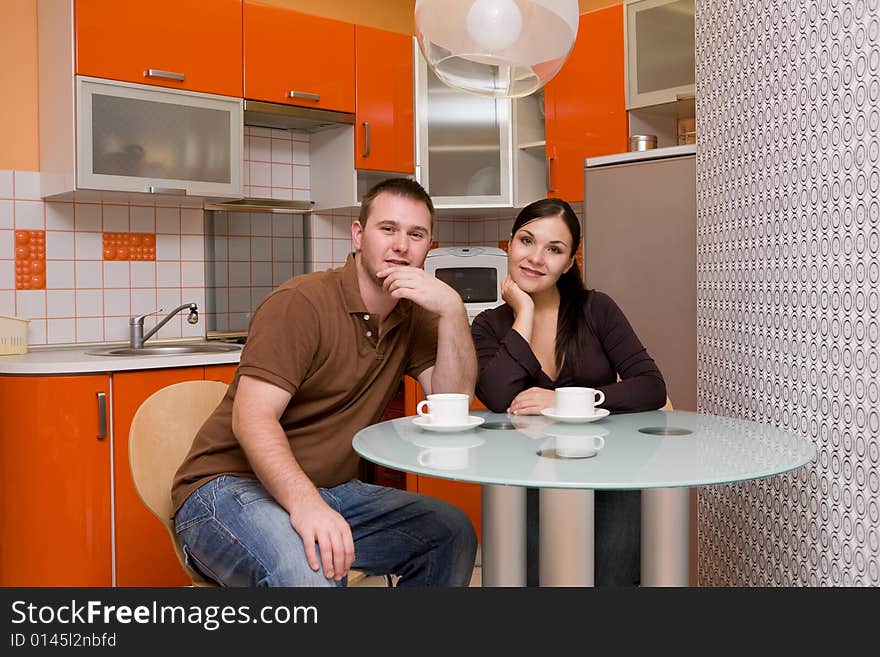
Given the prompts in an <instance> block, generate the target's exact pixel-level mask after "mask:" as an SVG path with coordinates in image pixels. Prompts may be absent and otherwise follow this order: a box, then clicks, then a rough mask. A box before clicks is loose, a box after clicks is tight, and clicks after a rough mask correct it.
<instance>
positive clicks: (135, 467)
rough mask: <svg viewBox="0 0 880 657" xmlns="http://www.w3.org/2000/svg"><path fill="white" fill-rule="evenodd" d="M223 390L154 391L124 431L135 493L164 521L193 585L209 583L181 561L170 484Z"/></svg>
mask: <svg viewBox="0 0 880 657" xmlns="http://www.w3.org/2000/svg"><path fill="white" fill-rule="evenodd" d="M228 388H229V386H228V385H227V384H225V383H220V382H219V381H184V382H183V383H175V384H174V385H170V386H167V387H165V388H162V389H161V390H157V391H156V392H154V393H153V394H152V395H150V396H149V397H147V399H146V400H144V402H143V403H142V404H141V405H140V407H139V408H138V410H137V412H136V413H135V415H134V419H133V420H132V422H131V430H130V431H129V434H128V457H129V465H130V467H131V476H132V478H133V479H134V485H135V488H136V489H137V492H138V495H139V496H140V498H141V500H143V502H144V504H145V505H146V506H147V508H149V509H150V511H152V512H153V514H154V515H155V516H156V517H157V518H159V520H161V521H162V524H164V525H165V528H166V529H167V530H168V533H169V534H170V535H171V542H172V544H173V545H174V551H175V553H176V554H177V558H178V559H179V560H180V564H181V565H182V566H183V567H184V568H185V569H186V571H187V572H188V573H189V574H190V575H191V576H192V580H193V585H195V586H213V585H214V584H213V583H212V582H209V581H208V580H206V579H205V578H203V577H202V576H201V575H199V574H198V573H196V572H195V571H193V570H192V569H191V568H189V567H188V566H187V565H186V560H185V557H184V554H183V550H182V549H181V547H180V543H179V541H178V540H177V534H176V533H175V532H174V521H173V520H172V518H171V513H172V511H173V509H172V503H171V484H172V482H173V480H174V474H175V473H176V472H177V469H178V468H179V467H180V464H181V463H182V462H183V459H184V457H185V456H186V454H187V452H188V451H189V448H190V446H191V445H192V441H193V438H194V437H195V435H196V432H197V431H198V430H199V428H201V426H202V424H203V423H204V421H205V420H206V419H207V418H208V416H209V415H210V414H211V413H212V412H213V411H214V409H216V408H217V406H218V404H219V403H220V401H221V400H222V399H223V396H224V395H225V394H226V391H227V389H228Z"/></svg>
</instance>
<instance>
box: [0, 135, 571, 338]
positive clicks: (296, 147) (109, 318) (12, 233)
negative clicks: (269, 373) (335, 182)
mask: <svg viewBox="0 0 880 657" xmlns="http://www.w3.org/2000/svg"><path fill="white" fill-rule="evenodd" d="M39 176H40V174H39V172H34V171H9V170H0V315H10V316H16V317H22V318H27V319H30V320H31V322H30V324H29V335H28V342H29V344H32V345H40V344H68V343H80V342H108V341H124V340H127V339H128V318H129V317H130V316H131V315H135V314H142V313H149V312H153V311H154V310H156V309H158V308H168V309H170V308H174V307H176V306H178V305H180V304H181V303H184V302H190V301H194V302H196V303H197V304H198V305H199V308H200V309H202V311H203V312H202V317H203V318H204V321H200V322H199V323H198V324H196V325H195V326H192V325H190V324H187V323H186V322H185V321H184V318H183V317H182V316H181V317H176V318H174V319H172V320H171V321H170V322H168V324H166V325H165V326H164V327H163V328H162V329H161V330H160V331H159V334H158V337H162V338H173V337H198V336H202V335H204V334H205V332H206V331H207V330H245V329H246V328H247V324H248V322H249V320H250V314H251V312H252V310H253V309H254V308H256V306H257V305H258V304H259V302H260V301H261V300H262V299H263V298H264V297H265V296H266V295H267V294H268V293H269V292H270V291H271V290H272V289H273V288H274V287H276V286H278V285H280V284H281V283H283V282H284V281H285V280H287V279H288V278H290V277H291V276H296V275H299V274H302V273H305V272H309V271H320V270H323V269H328V268H330V267H338V266H341V265H342V264H344V263H345V260H346V258H347V257H348V254H349V253H350V252H351V251H352V248H353V246H352V242H351V222H352V221H353V220H354V219H356V218H357V209H353V210H352V209H346V210H339V211H330V212H327V211H325V212H319V213H313V214H307V215H279V214H265V213H244V212H229V213H227V212H210V213H207V220H208V221H209V222H210V224H209V225H208V227H207V230H206V225H205V222H206V216H205V215H206V213H205V212H204V211H203V210H202V209H201V208H200V207H193V206H192V205H189V206H187V205H186V203H185V202H184V203H182V204H181V205H163V204H151V203H150V202H149V199H148V198H147V197H145V200H144V201H143V203H141V202H130V203H107V202H103V203H100V202H81V201H52V200H43V199H41V198H40V194H39V190H40V178H39ZM244 185H245V189H244V195H245V196H251V197H260V198H276V199H285V200H290V199H292V200H308V199H309V194H310V167H309V135H308V134H307V133H304V132H295V131H284V130H275V129H268V128H256V127H247V128H245V161H244ZM579 206H581V204H579ZM575 210H576V211H578V213H579V215H580V214H582V206H581V207H576V208H575ZM440 214H441V215H443V212H442V211H440ZM515 216H516V211H515V210H513V209H498V210H483V211H479V210H475V211H474V214H473V216H461V214H460V213H456V214H455V216H439V217H438V218H437V220H436V223H435V227H434V240H435V241H436V242H437V243H438V244H439V245H440V246H464V245H476V244H485V245H490V246H497V245H498V244H499V242H500V241H502V240H506V239H508V237H509V234H510V227H511V225H512V224H513V220H514V218H515ZM210 263H213V265H212V266H210ZM40 269H44V272H40ZM41 274H42V278H41ZM206 301H207V302H208V303H207V305H206ZM151 321H152V320H150V319H148V320H147V326H148V327H149V326H150V322H151Z"/></svg>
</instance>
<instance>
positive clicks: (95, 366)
mask: <svg viewBox="0 0 880 657" xmlns="http://www.w3.org/2000/svg"><path fill="white" fill-rule="evenodd" d="M157 344H158V343H157ZM110 346H114V345H111V344H104V345H95V344H89V345H66V346H63V347H30V351H29V352H28V353H26V354H20V355H19V354H17V355H13V356H0V375H4V374H97V373H104V372H125V371H131V370H153V369H162V368H168V367H199V366H205V365H226V364H237V363H238V361H239V358H240V357H241V350H240V349H239V350H236V351H226V352H221V353H213V354H211V353H207V354H183V355H176V356H171V355H169V356H92V355H89V354H87V353H86V352H87V351H93V350H95V349H98V348H102V347H110Z"/></svg>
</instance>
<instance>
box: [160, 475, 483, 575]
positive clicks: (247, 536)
mask: <svg viewBox="0 0 880 657" xmlns="http://www.w3.org/2000/svg"><path fill="white" fill-rule="evenodd" d="M318 491H319V492H320V494H321V497H322V498H324V501H325V502H326V503H327V504H328V505H329V506H330V507H331V508H332V509H334V510H335V511H336V512H338V513H339V514H340V515H341V516H342V517H343V518H345V520H346V522H348V524H349V526H350V527H351V534H352V537H353V538H354V551H355V560H354V563H353V564H352V567H353V568H356V569H358V570H361V571H363V572H365V573H367V574H369V575H385V574H394V575H399V576H400V579H399V581H398V583H397V585H398V586H468V584H469V583H470V579H471V574H472V572H473V568H474V558H475V556H476V550H477V537H476V534H475V533H474V529H473V526H472V525H471V522H470V520H469V519H468V517H467V516H466V515H465V514H464V513H463V512H462V511H461V510H460V509H458V508H457V507H455V506H452V505H451V504H448V503H446V502H442V501H440V500H438V499H435V498H433V497H427V496H424V495H419V494H417V493H410V492H408V491H402V490H397V489H395V488H386V487H384V486H374V485H372V484H365V483H363V482H361V481H359V480H357V479H352V480H351V481H348V482H346V483H344V484H341V485H339V486H335V487H333V488H319V489H318ZM174 521H175V526H176V530H177V535H178V537H179V538H180V542H181V544H182V547H183V551H184V553H185V554H186V557H187V563H189V565H190V566H191V567H192V568H194V569H195V570H197V571H198V572H200V573H201V574H203V575H204V576H205V577H208V578H210V579H212V580H214V581H215V582H217V583H218V584H220V585H221V586H325V587H331V586H345V584H346V579H345V578H343V579H342V580H341V581H338V582H337V581H335V580H333V579H327V578H326V577H324V573H323V569H319V570H317V571H314V570H312V568H311V566H309V563H308V561H307V560H306V553H305V548H304V547H303V542H302V540H301V539H300V537H299V534H297V533H296V531H294V529H293V527H291V525H290V515H289V514H288V513H287V511H285V510H284V509H283V508H282V507H281V506H280V505H279V504H278V503H277V502H276V501H275V500H274V498H272V496H271V495H270V494H269V493H268V492H267V491H266V489H265V488H263V486H262V485H261V484H260V482H259V481H258V480H256V479H248V478H242V477H232V476H227V475H223V476H220V477H217V478H216V479H212V480H211V481H209V482H207V483H205V484H203V485H202V486H200V487H199V488H198V489H197V490H196V491H194V492H193V493H192V494H191V495H190V496H189V498H187V500H186V502H184V504H183V506H182V507H181V508H180V510H179V511H178V512H177V515H176V516H175V519H174Z"/></svg>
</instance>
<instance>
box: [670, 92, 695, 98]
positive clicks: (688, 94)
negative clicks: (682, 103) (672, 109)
mask: <svg viewBox="0 0 880 657" xmlns="http://www.w3.org/2000/svg"><path fill="white" fill-rule="evenodd" d="M696 97H697V93H696V92H695V91H686V92H684V93H682V94H675V100H694V99H695V98H696Z"/></svg>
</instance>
